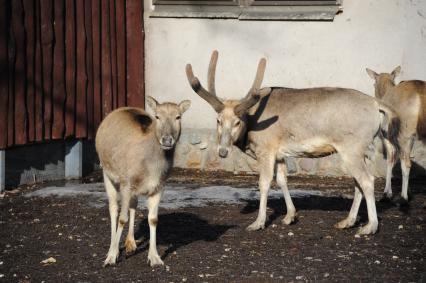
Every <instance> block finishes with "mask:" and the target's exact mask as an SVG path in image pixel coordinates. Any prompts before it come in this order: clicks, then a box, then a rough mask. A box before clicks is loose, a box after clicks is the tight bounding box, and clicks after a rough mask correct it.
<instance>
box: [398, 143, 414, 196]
mask: <svg viewBox="0 0 426 283" xmlns="http://www.w3.org/2000/svg"><path fill="white" fill-rule="evenodd" d="M413 144H414V137H411V138H410V139H408V140H406V141H404V142H403V143H401V171H402V189H401V197H402V198H403V199H404V200H405V202H408V181H409V178H410V169H411V157H410V156H411V150H412V149H413Z"/></svg>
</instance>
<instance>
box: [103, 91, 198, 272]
mask: <svg viewBox="0 0 426 283" xmlns="http://www.w3.org/2000/svg"><path fill="white" fill-rule="evenodd" d="M147 103H148V105H149V106H150V107H151V109H152V110H153V111H154V112H155V117H152V116H150V115H149V114H148V113H147V112H145V111H144V110H143V109H141V108H133V107H123V108H119V109H117V110H115V111H113V112H111V113H110V114H109V115H108V116H107V117H106V118H105V119H104V120H103V121H102V123H101V125H100V126H99V129H98V132H97V134H96V151H97V152H98V155H99V160H100V163H101V165H102V168H103V175H104V182H105V189H106V192H107V195H108V200H109V212H110V217H111V245H110V248H109V251H108V255H107V258H106V260H105V262H104V266H106V265H113V264H115V262H116V260H117V257H118V255H119V243H120V238H121V233H122V232H123V227H124V225H125V224H126V223H127V222H129V233H128V235H127V237H126V242H125V246H126V252H128V253H129V252H132V251H134V250H135V249H136V242H135V238H134V221H135V210H136V207H137V202H138V195H145V196H147V198H148V199H147V206H148V224H149V231H150V239H149V251H148V261H149V262H150V263H151V266H153V265H157V264H163V261H162V260H161V258H160V256H159V255H158V252H157V247H156V229H157V222H158V220H157V215H158V205H159V203H160V199H161V196H162V194H163V182H164V180H165V178H166V176H167V173H168V171H169V169H170V168H171V166H172V162H173V152H174V146H175V144H176V142H177V141H178V139H179V136H180V129H181V115H182V114H183V113H184V112H185V111H186V110H187V109H188V107H189V106H190V104H191V102H190V101H189V100H185V101H182V102H181V103H180V104H179V105H177V104H175V103H169V102H167V103H162V104H159V103H158V102H157V101H156V100H155V99H154V98H152V97H148V98H147ZM119 200H121V210H120V215H119V217H118V227H117V216H118V201H119ZM129 211H130V221H129Z"/></svg>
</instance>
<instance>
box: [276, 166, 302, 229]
mask: <svg viewBox="0 0 426 283" xmlns="http://www.w3.org/2000/svg"><path fill="white" fill-rule="evenodd" d="M277 184H278V186H280V188H281V190H282V191H283V195H284V200H285V205H286V208H287V214H286V216H285V217H284V219H283V220H282V223H284V224H286V225H290V224H291V223H293V222H294V221H295V220H296V216H297V214H296V208H295V207H294V204H293V201H292V200H291V196H290V192H289V191H288V186H287V166H286V164H285V163H284V162H278V163H277Z"/></svg>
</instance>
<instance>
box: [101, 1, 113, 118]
mask: <svg viewBox="0 0 426 283" xmlns="http://www.w3.org/2000/svg"><path fill="white" fill-rule="evenodd" d="M109 15H110V13H109V3H108V1H101V50H102V54H101V60H102V61H101V66H102V74H101V78H102V82H101V84H102V96H103V97H102V103H103V116H104V117H105V116H106V115H107V114H108V113H109V112H111V110H112V85H111V53H110V50H111V43H110V25H109V21H110V19H109Z"/></svg>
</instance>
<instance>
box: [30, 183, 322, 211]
mask: <svg viewBox="0 0 426 283" xmlns="http://www.w3.org/2000/svg"><path fill="white" fill-rule="evenodd" d="M290 194H291V196H292V197H293V198H303V197H309V196H318V195H321V192H320V191H311V190H300V189H297V190H290ZM79 195H80V196H81V195H82V196H87V197H88V198H87V199H88V202H89V205H90V206H92V207H96V208H100V207H103V206H105V205H107V202H108V201H107V196H106V193H105V191H104V185H103V183H95V184H80V185H75V184H73V185H65V186H63V187H58V186H51V187H45V188H43V189H40V190H37V191H34V192H31V193H28V194H26V195H25V196H26V197H42V198H44V197H60V198H61V197H73V196H79ZM282 197H283V195H282V192H281V190H270V191H269V195H268V199H280V198H282ZM258 199H259V191H258V189H257V188H234V187H230V186H208V187H200V188H194V187H193V185H192V186H189V185H188V186H185V185H178V186H176V185H170V184H167V185H166V186H165V192H164V195H163V198H162V200H161V203H160V207H162V208H167V209H176V208H181V207H189V206H193V207H202V206H206V205H208V204H209V203H227V204H238V203H242V202H244V201H248V200H251V201H252V200H258ZM138 208H146V205H145V198H144V197H143V196H141V197H140V201H139V205H138Z"/></svg>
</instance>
